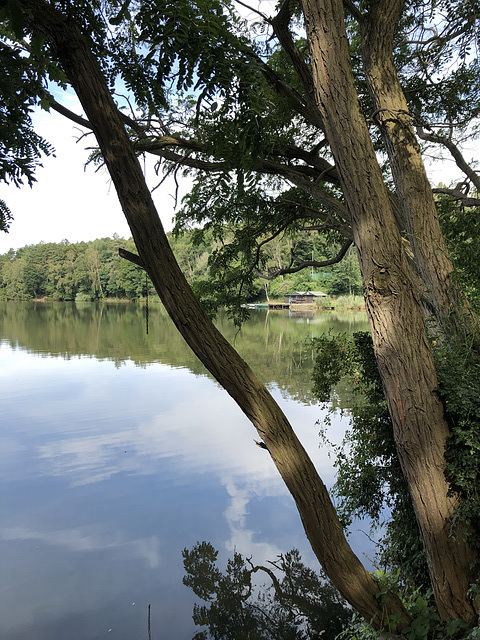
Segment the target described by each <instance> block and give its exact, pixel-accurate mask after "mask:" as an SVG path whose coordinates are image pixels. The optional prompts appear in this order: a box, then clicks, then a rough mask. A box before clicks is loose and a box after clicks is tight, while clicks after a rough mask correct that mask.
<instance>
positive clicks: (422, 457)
mask: <svg viewBox="0 0 480 640" xmlns="http://www.w3.org/2000/svg"><path fill="white" fill-rule="evenodd" d="M302 4H303V8H304V15H305V21H306V27H307V37H308V41H309V45H310V53H311V64H312V70H313V79H314V85H315V97H316V102H317V106H318V108H319V110H320V112H321V115H322V118H323V122H324V127H325V133H326V135H327V138H328V141H329V144H330V146H331V149H332V152H333V155H334V158H335V163H336V167H337V170H338V173H339V175H340V177H341V183H342V189H343V192H344V195H345V198H346V200H347V203H348V206H349V209H350V212H351V215H352V227H353V233H354V239H355V244H356V246H357V251H358V255H359V261H360V269H361V272H362V279H363V286H364V295H365V300H366V308H367V313H368V316H369V321H370V327H371V332H372V338H373V343H374V349H375V355H376V359H377V363H378V367H379V370H380V374H381V377H382V381H383V386H384V389H385V394H386V399H387V403H388V407H389V411H390V415H391V418H392V422H393V428H394V437H395V442H396V446H397V452H398V457H399V460H400V464H401V467H402V472H403V474H404V476H405V479H406V482H407V484H408V487H409V490H410V493H411V496H412V499H413V504H414V508H415V511H416V516H417V520H418V523H419V526H420V530H421V532H422V536H423V540H424V544H425V550H426V554H427V561H428V565H429V570H430V575H431V579H432V585H433V588H434V593H435V598H436V602H437V607H438V610H439V613H440V615H441V616H442V618H444V619H453V618H461V619H463V620H465V621H467V622H469V623H473V622H474V621H475V619H476V614H475V610H474V608H473V606H472V604H471V602H470V600H469V598H468V596H467V589H468V586H469V584H470V583H471V582H472V581H473V576H472V574H471V568H470V562H471V561H472V559H473V553H472V551H471V550H470V548H469V547H468V546H467V544H466V543H465V542H463V541H462V540H457V541H455V540H453V539H452V538H451V537H450V535H449V530H450V523H451V517H452V514H453V511H454V509H455V507H456V506H457V499H456V498H455V497H452V496H449V495H448V484H447V482H446V480H445V475H444V471H445V458H444V450H445V444H446V440H447V437H448V433H449V429H448V425H447V423H446V420H445V417H444V412H443V406H442V403H441V401H440V399H439V398H438V396H437V394H436V391H435V390H436V387H437V378H436V373H435V366H434V363H433V358H432V354H431V351H430V348H429V344H428V341H427V337H426V333H425V327H424V315H423V310H422V304H421V299H420V295H421V292H419V291H418V286H417V280H416V279H415V278H414V275H413V274H412V269H411V266H410V265H409V263H408V261H407V257H406V254H405V251H404V249H403V247H402V239H401V236H400V233H399V230H398V227H397V224H396V221H395V217H394V213H393V210H392V207H391V203H390V199H389V196H388V193H387V189H386V186H385V183H384V181H383V177H382V173H381V170H380V167H379V164H378V162H377V159H376V156H375V152H374V148H373V144H372V141H371V139H370V136H369V132H368V128H367V125H366V123H365V119H364V117H363V115H362V113H361V109H360V105H359V100H358V96H357V93H356V90H355V85H354V81H353V74H352V70H351V63H350V57H349V49H348V40H347V35H346V30H345V24H344V10H343V5H342V2H341V0H302ZM407 186H408V185H406V187H407ZM418 242H419V244H420V245H421V244H422V238H419V239H418Z"/></svg>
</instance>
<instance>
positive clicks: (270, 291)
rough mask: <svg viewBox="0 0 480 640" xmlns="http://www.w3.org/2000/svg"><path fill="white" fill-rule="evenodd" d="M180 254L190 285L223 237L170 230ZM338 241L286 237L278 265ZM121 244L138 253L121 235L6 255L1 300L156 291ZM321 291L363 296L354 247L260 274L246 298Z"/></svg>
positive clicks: (277, 250) (0, 261) (0, 267)
mask: <svg viewBox="0 0 480 640" xmlns="http://www.w3.org/2000/svg"><path fill="white" fill-rule="evenodd" d="M169 241H170V243H171V246H172V249H173V251H174V253H175V256H176V258H177V260H178V263H179V264H180V266H181V268H182V270H183V272H184V274H185V275H186V277H187V280H188V281H189V282H190V284H192V285H195V284H197V285H198V284H200V283H202V282H205V281H208V280H209V279H210V262H211V257H212V255H213V254H214V252H215V250H216V249H217V244H218V242H217V241H215V240H214V238H213V237H212V236H211V234H203V237H202V238H201V239H199V238H198V234H197V233H195V232H194V231H187V232H185V233H182V234H180V235H176V234H174V233H170V234H169ZM336 245H337V243H327V242H326V241H325V239H324V238H322V237H319V236H318V234H313V233H312V234H310V235H309V237H307V238H305V237H302V238H301V239H299V238H295V237H293V238H290V239H283V241H282V242H281V243H278V245H277V246H276V247H274V248H273V250H272V257H271V260H272V264H273V263H275V262H277V263H281V262H282V260H283V259H284V258H285V256H288V254H289V252H290V251H292V250H295V253H296V254H298V255H304V256H305V257H306V258H308V257H310V258H311V257H312V255H313V256H314V257H315V259H317V260H318V259H328V258H329V257H331V255H334V254H335V252H336V251H338V247H337V246H336ZM120 248H124V249H127V250H128V251H131V252H135V253H136V249H135V245H134V242H133V240H132V239H131V238H129V239H124V238H121V237H120V236H118V235H114V236H113V237H112V238H99V239H96V240H92V241H89V242H76V243H72V242H69V241H68V240H64V241H62V242H60V243H54V242H47V243H44V242H41V243H39V244H35V245H28V246H25V247H22V248H21V249H18V250H16V251H15V250H13V249H11V250H10V251H8V252H7V253H5V254H3V255H1V256H0V299H3V300H31V299H39V298H48V299H51V300H77V301H91V300H103V299H108V298H110V299H111V298H117V299H128V300H137V299H139V298H143V297H145V296H146V294H147V289H148V293H149V294H153V293H154V288H153V286H151V285H150V284H149V281H148V280H147V279H146V277H145V272H144V271H143V269H141V268H139V267H138V266H136V265H135V264H133V263H132V262H129V261H128V260H124V259H122V258H121V257H120V256H119V254H118V250H119V249H120ZM307 290H308V291H318V290H321V291H323V292H324V293H326V294H328V295H333V296H337V295H350V296H351V295H360V294H361V292H362V287H361V279H360V271H359V268H358V260H357V257H356V254H355V250H354V248H352V249H350V251H349V253H348V255H347V256H346V257H345V258H344V260H342V261H341V262H340V263H338V264H333V265H330V266H328V267H325V268H323V269H316V270H313V269H306V270H303V271H300V272H299V273H295V274H289V275H288V277H287V276H282V277H279V278H277V279H276V280H273V281H266V280H263V279H261V278H257V279H256V280H255V281H254V282H253V283H252V284H251V285H250V286H249V287H248V292H247V296H246V301H248V302H250V301H254V300H260V299H265V298H266V297H272V298H275V297H276V298H282V297H283V296H284V295H285V294H288V293H293V292H294V291H307Z"/></svg>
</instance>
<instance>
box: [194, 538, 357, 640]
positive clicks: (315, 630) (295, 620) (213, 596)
mask: <svg viewBox="0 0 480 640" xmlns="http://www.w3.org/2000/svg"><path fill="white" fill-rule="evenodd" d="M217 556H218V551H216V550H215V549H214V548H213V546H212V545H211V544H210V543H208V542H202V543H197V544H196V545H195V546H194V547H193V549H191V550H189V549H184V551H183V564H184V567H185V571H186V575H185V577H184V579H183V582H184V584H185V585H186V586H188V587H190V588H191V589H192V590H193V592H194V593H195V595H197V596H198V597H199V598H201V599H202V600H204V601H205V602H206V603H208V604H206V605H201V606H200V605H195V607H194V611H193V620H194V622H195V624H196V625H199V626H204V627H206V628H207V629H206V630H205V631H200V632H198V633H196V634H195V636H194V638H195V640H207V639H208V638H211V639H212V640H244V639H245V638H252V639H253V638H258V639H259V640H260V639H262V640H308V639H309V638H314V637H317V636H319V635H321V634H322V633H325V632H326V631H327V632H328V637H329V638H334V637H336V636H337V635H338V634H339V633H340V632H341V631H343V630H345V629H346V627H347V626H348V624H349V621H350V619H351V615H352V612H351V610H350V609H349V608H348V607H347V606H346V603H345V602H344V601H343V599H342V598H341V596H340V595H339V594H338V592H336V591H335V589H334V588H333V587H332V586H331V584H330V583H329V582H328V581H327V579H326V577H325V575H324V574H323V573H319V574H317V573H315V572H314V571H312V569H309V568H308V567H306V566H305V565H304V564H303V562H302V559H301V556H300V554H299V552H298V551H297V550H296V549H293V550H292V551H289V552H288V553H286V554H285V555H283V554H282V555H280V556H279V557H278V558H277V560H276V561H274V562H269V563H268V566H256V565H254V564H253V563H252V561H251V560H250V559H249V558H244V557H243V556H242V555H241V554H240V553H237V552H235V553H234V555H233V558H231V559H229V560H228V563H227V568H226V571H225V573H222V572H221V571H220V569H218V567H217V564H216V561H217ZM259 577H261V579H262V580H266V581H267V583H266V584H265V583H260V584H259V583H258V581H255V578H257V579H258V578H259Z"/></svg>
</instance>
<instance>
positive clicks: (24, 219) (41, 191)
mask: <svg viewBox="0 0 480 640" xmlns="http://www.w3.org/2000/svg"><path fill="white" fill-rule="evenodd" d="M67 99H68V100H67V102H65V99H64V98H63V99H62V104H64V105H65V106H67V107H69V108H71V109H73V110H75V112H76V113H78V114H81V113H82V112H81V109H80V108H79V107H78V105H77V103H76V99H75V98H74V97H73V96H71V95H69V96H67ZM34 124H35V129H36V131H37V132H38V133H39V134H40V135H42V136H43V137H44V138H46V139H47V140H48V142H50V143H52V144H53V146H54V147H55V152H56V157H44V158H43V160H42V164H43V167H41V168H39V169H38V170H37V172H36V178H37V182H36V183H35V184H34V185H33V187H32V188H30V187H29V186H28V185H27V184H25V185H23V186H22V187H21V188H17V187H15V186H14V185H5V184H3V183H2V184H0V198H1V199H3V200H5V202H6V204H7V206H8V207H9V209H10V210H11V212H12V214H13V217H14V220H13V222H12V224H11V225H10V230H9V232H8V233H3V232H0V254H3V253H6V252H7V251H8V250H9V249H11V248H13V249H18V248H19V247H23V246H25V245H28V244H37V243H39V242H42V241H43V242H61V241H62V240H64V239H67V240H69V241H70V242H80V241H82V240H85V241H86V240H94V239H95V238H102V237H112V236H113V234H114V233H116V234H118V235H119V236H121V237H124V238H129V237H130V236H131V233H130V229H129V227H128V225H127V223H126V220H125V218H124V215H123V212H122V210H121V207H120V204H119V202H118V199H117V196H116V193H115V189H114V187H113V184H112V182H111V180H110V178H109V176H108V173H107V172H106V170H105V169H100V170H99V171H97V172H96V170H95V167H94V166H93V165H89V166H87V167H85V163H86V161H87V159H88V155H89V151H88V150H86V148H87V147H89V146H90V147H93V146H94V139H93V136H92V135H90V136H87V137H84V138H82V139H81V140H79V138H80V136H81V131H80V128H79V127H78V126H77V125H76V124H74V123H73V122H71V121H70V120H67V119H66V118H65V117H64V116H61V115H60V114H58V113H56V112H54V111H53V110H52V111H51V112H50V113H47V112H46V111H41V110H38V111H37V112H36V113H35V116H34ZM153 164H154V163H153V162H150V163H149V166H148V167H147V169H148V170H147V172H146V175H147V182H148V184H149V186H150V187H151V188H153V187H154V186H155V185H156V184H158V182H159V180H160V178H159V177H158V176H156V175H155V172H154V169H153ZM184 184H186V182H184ZM153 196H154V201H155V204H156V205H157V208H158V211H159V213H160V217H161V219H162V223H163V225H164V227H165V230H166V231H170V230H171V229H172V226H173V224H172V219H173V216H174V208H175V184H174V181H173V179H172V180H170V181H169V182H168V183H165V184H164V185H162V186H161V187H160V188H158V189H157V190H156V191H155V192H154V194H153Z"/></svg>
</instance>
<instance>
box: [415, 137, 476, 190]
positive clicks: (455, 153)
mask: <svg viewBox="0 0 480 640" xmlns="http://www.w3.org/2000/svg"><path fill="white" fill-rule="evenodd" d="M417 135H418V137H419V138H421V139H422V140H425V141H427V142H434V143H435V144H441V145H442V146H444V147H445V148H446V149H448V150H449V151H450V154H451V155H452V157H453V159H454V160H455V164H456V165H457V167H458V168H459V169H460V170H461V171H463V173H464V174H465V175H466V176H467V178H468V179H469V180H470V182H471V183H472V184H473V185H474V186H475V188H476V189H477V191H480V175H479V174H478V173H477V172H476V171H474V170H473V169H472V167H471V166H470V165H469V164H468V163H467V161H466V160H465V158H464V157H463V155H462V153H461V151H460V149H459V148H458V147H457V145H456V144H455V143H454V142H453V140H452V139H451V137H450V136H449V137H448V138H447V137H446V136H442V135H440V134H438V133H427V132H426V131H424V129H423V128H422V127H421V126H418V127H417ZM437 193H438V192H437ZM462 195H463V196H465V194H462Z"/></svg>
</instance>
